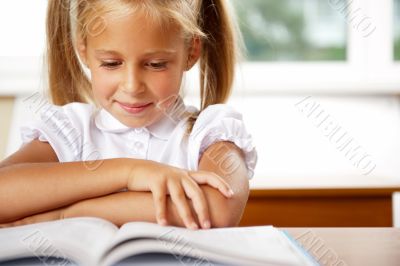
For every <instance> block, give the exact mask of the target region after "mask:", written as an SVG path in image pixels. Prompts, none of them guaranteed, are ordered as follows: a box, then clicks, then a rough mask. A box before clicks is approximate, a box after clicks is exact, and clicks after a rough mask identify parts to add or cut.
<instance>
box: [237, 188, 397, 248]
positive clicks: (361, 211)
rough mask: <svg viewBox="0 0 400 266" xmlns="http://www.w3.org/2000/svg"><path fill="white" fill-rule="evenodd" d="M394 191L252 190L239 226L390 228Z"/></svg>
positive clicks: (370, 189)
mask: <svg viewBox="0 0 400 266" xmlns="http://www.w3.org/2000/svg"><path fill="white" fill-rule="evenodd" d="M396 191H400V186H397V185H396V186H390V187H389V186H387V187H352V188H345V187H342V188H294V189H288V188H266V189H252V190H251V191H250V196H249V200H248V202H247V205H246V208H245V211H244V214H243V217H242V220H241V222H240V226H251V225H268V224H272V225H274V226H279V227H390V226H392V224H393V218H392V194H393V193H394V192H396ZM399 252H400V250H399Z"/></svg>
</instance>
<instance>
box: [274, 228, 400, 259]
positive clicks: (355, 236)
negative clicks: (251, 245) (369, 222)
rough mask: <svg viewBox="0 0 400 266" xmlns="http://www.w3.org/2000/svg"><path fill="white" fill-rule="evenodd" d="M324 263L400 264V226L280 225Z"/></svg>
mask: <svg viewBox="0 0 400 266" xmlns="http://www.w3.org/2000/svg"><path fill="white" fill-rule="evenodd" d="M280 229H283V230H285V231H287V232H288V233H289V235H291V236H292V237H293V238H295V239H296V240H297V241H298V242H299V243H301V244H302V246H303V247H304V248H305V249H306V250H307V251H308V252H309V253H310V255H312V256H313V257H314V258H315V259H316V260H317V261H318V262H319V263H320V264H321V265H337V266H344V265H347V266H352V265H356V266H358V265H363V266H368V265H373V266H375V265H385V266H391V265H393V266H394V265H400V229H399V228H280Z"/></svg>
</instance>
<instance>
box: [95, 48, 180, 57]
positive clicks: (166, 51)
mask: <svg viewBox="0 0 400 266" xmlns="http://www.w3.org/2000/svg"><path fill="white" fill-rule="evenodd" d="M95 53H96V54H113V55H121V54H120V53H119V52H117V51H113V50H103V49H99V50H95ZM153 54H176V50H173V49H158V50H147V51H145V52H144V53H143V55H146V56H147V55H153Z"/></svg>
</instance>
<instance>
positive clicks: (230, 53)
mask: <svg viewBox="0 0 400 266" xmlns="http://www.w3.org/2000/svg"><path fill="white" fill-rule="evenodd" d="M137 9H140V10H143V11H145V12H146V13H145V14H146V15H147V16H148V17H149V18H151V19H153V20H154V21H156V22H158V23H159V25H160V26H161V25H171V23H175V24H176V25H178V26H180V28H181V29H182V34H183V37H184V40H185V41H186V43H188V44H189V43H190V40H192V38H193V37H200V38H201V40H202V42H201V43H202V47H201V50H202V52H201V55H200V60H199V67H200V98H201V99H200V111H199V113H200V112H201V111H202V110H204V109H205V108H207V106H209V105H212V104H217V103H225V102H226V101H227V100H228V98H229V96H230V94H231V91H232V85H233V80H234V72H235V65H236V63H237V61H238V60H239V58H240V55H241V53H240V51H241V47H242V41H241V38H240V31H239V30H238V27H237V25H236V23H235V19H232V17H233V16H234V14H233V12H232V10H231V8H230V5H229V3H228V2H227V1H226V0H107V1H101V0H49V3H48V10H47V64H48V77H49V80H48V85H49V90H50V96H51V100H52V102H53V103H54V104H56V105H64V104H67V103H70V102H93V98H92V94H91V84H90V81H89V80H88V78H87V76H86V75H85V73H84V70H83V69H82V67H81V64H80V62H79V57H78V56H77V53H76V49H75V45H76V36H79V37H80V38H82V39H83V40H85V39H86V36H87V34H95V33H96V27H97V28H100V29H101V25H102V21H101V18H102V16H103V15H105V14H109V13H112V12H113V13H112V15H114V13H115V14H116V15H123V14H124V13H127V12H128V11H127V10H129V11H135V10H137ZM165 22H168V23H165ZM199 113H197V114H194V115H193V116H192V117H190V118H189V125H188V132H190V131H191V130H192V127H193V124H194V122H195V121H196V118H197V116H198V114H199Z"/></svg>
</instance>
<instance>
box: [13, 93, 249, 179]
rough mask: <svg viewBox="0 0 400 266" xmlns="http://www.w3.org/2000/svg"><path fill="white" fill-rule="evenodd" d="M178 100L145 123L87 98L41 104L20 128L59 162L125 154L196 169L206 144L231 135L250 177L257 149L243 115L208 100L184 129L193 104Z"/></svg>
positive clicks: (123, 155) (124, 155) (27, 140)
mask: <svg viewBox="0 0 400 266" xmlns="http://www.w3.org/2000/svg"><path fill="white" fill-rule="evenodd" d="M179 101H181V103H182V106H183V109H184V110H183V112H182V111H180V112H177V110H172V108H170V109H169V111H168V112H167V113H166V115H164V116H163V118H162V119H161V120H159V121H158V122H156V123H154V124H152V125H150V126H148V127H143V128H130V127H128V126H125V125H124V124H122V123H121V122H119V121H118V120H117V119H116V118H114V117H113V116H112V115H111V114H110V113H108V112H107V111H106V110H105V109H97V108H96V107H95V106H93V105H91V104H85V103H70V104H67V105H64V106H55V105H51V104H48V105H47V106H45V107H44V108H42V109H41V113H40V119H37V120H35V121H32V122H30V123H29V124H27V125H25V126H23V127H22V128H21V134H22V142H23V143H26V142H30V141H32V140H33V139H39V140H40V141H45V142H48V143H49V144H50V145H51V146H52V148H53V149H54V151H55V153H56V154H57V157H58V160H59V161H60V162H71V161H91V160H101V159H110V158H121V157H128V158H136V159H147V160H153V161H157V162H160V163H165V164H169V165H172V166H176V167H180V168H184V169H188V170H191V171H196V170H197V169H198V164H199V160H200V158H201V155H202V153H203V152H204V151H205V150H206V149H207V147H209V146H210V145H211V144H213V143H215V142H218V141H231V142H233V143H235V144H236V146H238V147H239V148H240V149H242V151H243V153H244V156H245V163H246V166H247V170H248V177H249V178H251V177H253V174H254V168H255V166H256V163H257V152H256V149H255V147H254V146H253V144H252V137H251V135H250V134H248V133H247V131H246V128H245V125H244V123H243V119H242V115H241V114H240V113H238V112H237V111H235V110H234V109H233V108H232V107H230V106H228V105H226V104H215V105H211V106H209V107H207V108H206V109H205V110H203V111H202V112H201V113H200V114H199V116H198V118H197V120H196V122H195V124H194V126H193V130H192V132H191V133H190V134H189V135H188V134H187V133H186V122H187V118H188V114H189V113H192V112H195V111H197V109H196V108H195V107H193V106H186V105H184V104H183V100H182V99H180V98H179ZM221 151H223V150H221ZM219 163H221V164H224V163H225V164H226V165H227V164H229V161H228V160H226V161H225V162H224V161H223V159H222V160H221V162H219Z"/></svg>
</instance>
